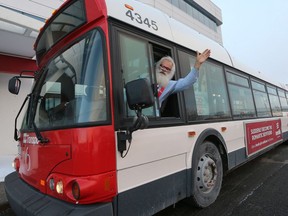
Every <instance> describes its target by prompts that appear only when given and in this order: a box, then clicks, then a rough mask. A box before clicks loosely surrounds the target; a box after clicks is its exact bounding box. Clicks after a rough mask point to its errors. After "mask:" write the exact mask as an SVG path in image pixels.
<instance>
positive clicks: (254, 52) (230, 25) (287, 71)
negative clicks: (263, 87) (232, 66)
mask: <svg viewBox="0 0 288 216" xmlns="http://www.w3.org/2000/svg"><path fill="white" fill-rule="evenodd" d="M212 2H214V3H215V4H216V5H217V6H218V7H219V8H220V9H221V11H222V21H223V24H222V27H221V28H222V37H223V44H224V47H225V48H226V49H227V50H228V51H229V53H231V55H232V56H234V57H235V58H237V59H238V61H240V62H242V63H243V64H245V65H248V66H249V67H252V68H253V69H255V70H257V71H260V72H261V73H263V74H264V75H265V76H266V77H269V78H271V79H272V80H274V81H276V82H280V83H283V84H288V52H287V50H288V12H287V11H288V1H287V0H273V1H272V0H270V1H263V0H212Z"/></svg>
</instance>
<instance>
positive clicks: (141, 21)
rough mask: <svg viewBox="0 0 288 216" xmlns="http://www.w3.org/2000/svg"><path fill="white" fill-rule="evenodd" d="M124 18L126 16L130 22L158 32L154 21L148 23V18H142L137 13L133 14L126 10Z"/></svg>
mask: <svg viewBox="0 0 288 216" xmlns="http://www.w3.org/2000/svg"><path fill="white" fill-rule="evenodd" d="M126 16H128V17H129V18H130V19H131V20H132V21H136V22H137V23H139V24H141V25H147V26H148V28H152V29H154V30H155V31H158V26H157V23H156V21H154V20H151V21H150V20H149V19H148V18H142V16H141V15H140V14H139V13H133V12H132V11H131V10H127V12H126Z"/></svg>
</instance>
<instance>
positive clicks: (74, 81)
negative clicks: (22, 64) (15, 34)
mask: <svg viewBox="0 0 288 216" xmlns="http://www.w3.org/2000/svg"><path fill="white" fill-rule="evenodd" d="M205 48H209V49H211V50H212V54H211V58H209V59H208V60H207V61H206V62H205V64H204V65H202V67H201V69H200V77H199V79H198V81H197V82H196V83H195V84H194V85H193V86H192V87H191V88H190V89H188V90H185V91H184V92H181V93H177V94H174V95H171V96H169V98H168V99H167V101H165V106H164V108H161V109H159V101H158V98H157V97H155V96H154V94H153V88H152V86H153V84H155V71H154V64H155V62H156V61H157V60H159V59H160V58H161V57H162V56H164V55H170V56H172V57H173V58H174V59H175V62H176V69H177V70H176V74H175V77H174V78H173V79H176V80H177V79H179V78H180V77H184V76H185V75H186V74H187V73H188V72H189V71H190V68H191V66H193V64H194V61H195V56H196V50H199V51H202V50H204V49H205ZM35 51H36V56H37V64H38V70H37V72H36V73H35V77H34V79H35V82H34V86H33V89H32V91H31V93H30V94H29V95H27V97H26V99H25V101H24V103H23V106H22V107H21V109H20V111H19V112H24V111H22V108H23V107H24V108H25V109H26V113H25V117H24V119H23V123H22V125H21V128H20V129H19V131H18V129H17V118H16V120H15V139H16V140H18V141H19V155H18V157H17V158H16V159H15V161H14V167H15V169H16V172H13V173H11V174H9V175H8V176H7V177H6V178H5V190H6V194H7V197H8V200H9V203H10V205H11V207H12V209H13V211H14V212H15V213H16V214H17V215H105V216H106V215H125V216H127V215H133V216H134V215H153V214H154V213H156V212H159V211H160V210H162V209H164V208H166V207H167V206H169V205H172V204H175V203H176V202H178V201H179V200H182V199H184V198H187V200H188V201H190V202H191V205H192V204H193V205H195V206H198V207H207V206H209V205H210V204H211V203H213V202H214V201H215V200H216V198H217V196H218V194H219V192H220V189H221V184H222V178H223V175H224V174H225V173H227V172H228V171H229V170H231V169H233V168H235V167H237V166H239V165H240V164H243V163H245V162H247V161H249V160H251V159H253V158H255V157H257V156H259V155H260V154H262V153H263V152H265V151H267V150H269V149H271V148H273V147H275V146H276V145H278V144H280V143H282V142H284V141H286V140H287V137H288V127H287V125H288V119H287V111H288V104H287V96H288V93H287V91H286V90H285V89H284V88H282V87H281V86H280V85H277V84H275V83H271V82H269V80H267V79H264V78H261V77H259V75H260V74H259V73H255V72H253V71H252V70H250V69H247V68H246V67H243V66H242V65H241V64H239V63H238V62H237V61H235V60H234V59H233V58H231V56H230V55H229V53H228V52H227V51H226V50H225V49H224V48H223V47H222V46H220V45H219V44H217V43H215V42H213V41H211V40H209V39H207V38H206V37H204V36H202V35H201V34H199V33H197V32H195V31H194V30H193V29H191V28H189V27H187V26H185V25H184V24H181V23H180V22H178V21H176V20H174V19H172V18H171V17H169V16H168V15H167V14H164V13H163V12H160V11H159V10H157V9H155V8H154V7H151V6H149V5H146V4H143V3H140V2H139V1H134V0H117V1H115V0H68V1H65V3H64V4H63V5H62V6H61V7H60V8H59V10H57V11H56V12H55V13H54V14H53V16H52V17H51V18H50V19H49V20H48V21H47V22H46V24H45V26H44V28H43V29H42V30H41V32H40V34H39V36H38V38H37V40H36V43H35ZM20 79H21V76H18V77H14V78H13V79H12V80H11V81H10V82H9V90H10V91H11V92H13V93H17V92H18V91H19V88H20ZM23 110H24V109H23ZM148 121H149V122H148Z"/></svg>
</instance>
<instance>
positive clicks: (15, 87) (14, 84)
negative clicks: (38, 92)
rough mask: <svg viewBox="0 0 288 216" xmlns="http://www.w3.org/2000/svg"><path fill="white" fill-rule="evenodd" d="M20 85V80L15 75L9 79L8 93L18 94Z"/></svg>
mask: <svg viewBox="0 0 288 216" xmlns="http://www.w3.org/2000/svg"><path fill="white" fill-rule="evenodd" d="M20 86H21V80H20V79H19V78H18V77H17V76H15V77H12V78H11V79H10V80H9V83H8V90H9V92H10V93H12V94H16V95H18V93H19V90H20Z"/></svg>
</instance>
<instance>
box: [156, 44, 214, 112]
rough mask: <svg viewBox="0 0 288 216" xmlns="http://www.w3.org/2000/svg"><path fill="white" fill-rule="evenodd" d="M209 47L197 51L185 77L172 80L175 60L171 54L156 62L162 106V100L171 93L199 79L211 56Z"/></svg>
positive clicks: (190, 85)
mask: <svg viewBox="0 0 288 216" xmlns="http://www.w3.org/2000/svg"><path fill="white" fill-rule="evenodd" d="M210 54H211V51H210V50H209V49H206V50H204V52H202V53H199V52H198V51H197V55H196V61H195V64H194V67H193V68H192V69H191V71H190V72H189V73H188V74H187V76H185V77H184V78H180V79H179V80H171V79H172V78H173V76H174V74H175V62H174V60H173V59H172V58H171V57H170V56H165V57H163V58H161V59H160V60H159V61H158V62H157V64H156V69H155V70H156V78H157V83H158V98H159V105H160V107H161V104H162V102H163V101H164V100H165V99H166V98H167V97H168V96H169V95H171V94H174V93H177V92H180V91H183V90H186V89H188V88H190V87H192V85H193V84H194V83H195V82H196V81H197V79H198V77H199V69H200V67H201V65H202V64H203V63H204V62H205V61H206V59H207V58H209V56H210Z"/></svg>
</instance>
